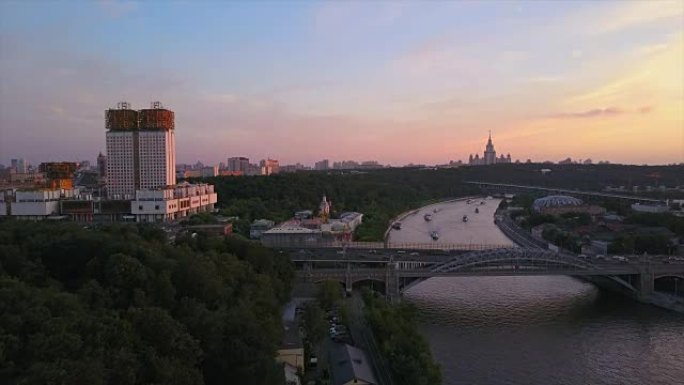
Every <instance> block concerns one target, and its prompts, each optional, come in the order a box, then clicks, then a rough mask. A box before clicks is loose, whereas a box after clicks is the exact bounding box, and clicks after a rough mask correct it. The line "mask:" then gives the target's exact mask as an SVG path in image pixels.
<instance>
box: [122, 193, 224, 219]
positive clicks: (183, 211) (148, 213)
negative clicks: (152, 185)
mask: <svg viewBox="0 0 684 385" xmlns="http://www.w3.org/2000/svg"><path fill="white" fill-rule="evenodd" d="M216 201H217V195H216V193H215V192H214V186H212V185H210V184H206V183H200V184H190V183H181V184H178V185H175V186H167V187H160V188H156V189H142V190H137V191H136V192H135V199H133V200H132V201H131V215H133V216H135V221H136V222H168V221H173V220H176V219H180V218H185V217H187V216H190V215H192V214H198V213H202V212H211V211H213V210H214V205H215V204H216Z"/></svg>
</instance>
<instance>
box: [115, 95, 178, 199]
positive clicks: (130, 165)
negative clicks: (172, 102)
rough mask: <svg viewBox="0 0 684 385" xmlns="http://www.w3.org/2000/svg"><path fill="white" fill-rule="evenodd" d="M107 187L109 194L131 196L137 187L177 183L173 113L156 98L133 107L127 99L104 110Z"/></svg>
mask: <svg viewBox="0 0 684 385" xmlns="http://www.w3.org/2000/svg"><path fill="white" fill-rule="evenodd" d="M105 126H106V128H107V130H108V131H107V134H106V136H107V189H108V194H109V196H110V197H111V198H119V199H126V198H128V199H130V198H132V197H133V195H134V194H135V191H136V190H138V189H154V188H158V187H162V186H170V185H174V184H176V143H175V133H174V129H175V126H174V113H173V111H170V110H167V109H164V108H162V107H161V104H160V103H159V102H155V103H153V105H152V108H151V109H144V110H140V111H135V110H132V109H130V106H129V104H128V103H125V102H122V103H119V106H118V109H110V110H107V111H106V113H105Z"/></svg>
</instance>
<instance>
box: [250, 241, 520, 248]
mask: <svg viewBox="0 0 684 385" xmlns="http://www.w3.org/2000/svg"><path fill="white" fill-rule="evenodd" d="M262 244H263V245H264V246H267V247H271V248H276V249H277V248H283V249H327V248H330V249H344V248H347V249H387V250H397V251H399V250H467V251H481V250H494V249H506V248H510V247H511V245H504V244H487V243H436V242H432V243H419V242H415V243H411V242H406V243H388V244H385V243H383V242H337V241H330V242H296V241H295V242H292V241H286V240H272V241H268V242H262Z"/></svg>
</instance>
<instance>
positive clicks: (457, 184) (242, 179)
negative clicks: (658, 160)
mask: <svg viewBox="0 0 684 385" xmlns="http://www.w3.org/2000/svg"><path fill="white" fill-rule="evenodd" d="M542 168H548V169H551V170H552V171H551V172H549V173H546V174H542V173H541V172H540V170H541V169H542ZM203 181H204V182H209V183H211V184H213V185H215V187H216V191H217V192H218V199H219V207H220V208H221V212H222V214H224V215H227V216H236V217H239V219H238V220H236V221H235V222H234V227H235V230H236V231H237V232H238V233H240V234H242V235H245V236H247V235H248V233H249V224H250V223H251V222H252V221H253V220H255V219H261V218H265V219H271V220H274V221H276V222H279V221H283V220H285V219H288V218H291V217H292V215H293V213H294V212H295V211H298V210H307V209H308V210H314V212H315V211H316V209H317V207H318V204H319V203H320V201H321V198H322V196H323V194H325V195H326V196H327V198H328V199H329V200H331V201H332V210H333V214H339V213H341V212H344V211H358V212H361V213H363V214H364V224H363V225H361V226H360V227H359V229H357V234H356V239H357V240H360V241H379V240H382V236H383V234H384V232H385V230H386V229H387V227H388V225H389V221H390V220H391V219H392V218H394V217H395V216H396V215H398V214H400V213H402V212H404V211H406V210H409V209H413V208H416V207H419V206H421V205H422V204H423V203H426V202H427V201H430V200H436V199H446V198H452V197H459V196H466V195H471V194H480V191H479V189H477V188H476V186H473V185H469V184H464V183H462V182H464V181H484V182H492V183H513V184H529V185H535V186H546V187H559V188H569V189H586V190H594V191H600V190H602V189H603V188H605V187H606V186H632V185H640V186H644V185H661V184H664V185H667V186H679V185H684V166H621V165H567V166H566V165H545V164H501V165H494V166H487V167H460V168H449V169H433V168H390V169H380V170H368V171H339V170H332V171H328V172H321V171H305V172H297V173H290V174H276V175H271V176H269V177H261V176H228V177H214V178H205V179H203ZM654 194H655V195H658V194H661V193H652V194H650V195H654ZM682 195H684V193H683V194H682Z"/></svg>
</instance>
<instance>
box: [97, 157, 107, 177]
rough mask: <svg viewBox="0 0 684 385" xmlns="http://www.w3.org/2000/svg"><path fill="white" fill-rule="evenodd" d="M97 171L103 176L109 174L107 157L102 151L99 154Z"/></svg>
mask: <svg viewBox="0 0 684 385" xmlns="http://www.w3.org/2000/svg"><path fill="white" fill-rule="evenodd" d="M97 173H98V174H99V175H100V177H101V178H102V177H104V176H105V175H106V174H107V157H106V156H104V155H102V153H99V154H98V155H97Z"/></svg>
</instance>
